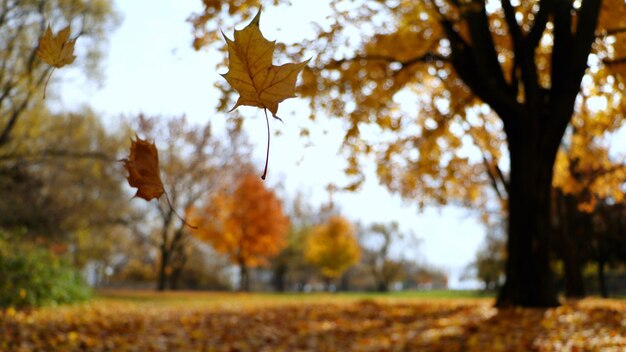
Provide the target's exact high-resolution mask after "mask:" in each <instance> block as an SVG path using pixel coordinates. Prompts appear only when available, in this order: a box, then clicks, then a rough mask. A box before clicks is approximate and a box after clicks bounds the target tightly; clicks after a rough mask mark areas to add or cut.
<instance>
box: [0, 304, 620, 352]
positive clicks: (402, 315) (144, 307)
mask: <svg viewBox="0 0 626 352" xmlns="http://www.w3.org/2000/svg"><path fill="white" fill-rule="evenodd" d="M381 297H382V296H373V297H366V296H343V295H337V296H333V295H303V296H298V295H285V296H279V295H254V294H250V295H238V294H207V293H170V294H165V295H157V294H153V293H146V292H144V293H132V292H115V293H111V292H109V293H107V294H105V295H102V296H100V297H99V298H97V299H95V300H93V301H92V302H90V303H86V304H82V305H77V306H72V307H56V308H42V309H36V310H31V311H15V310H13V309H7V310H5V311H4V312H3V313H1V314H2V315H0V350H2V351H531V350H535V351H623V350H626V301H623V300H599V299H586V300H581V301H577V302H568V303H566V304H564V305H563V306H561V307H559V308H555V309H507V310H496V309H495V308H493V307H492V305H493V301H492V300H491V299H484V298H483V299H452V298H446V299H424V298H413V299H410V298H390V299H384V298H381Z"/></svg>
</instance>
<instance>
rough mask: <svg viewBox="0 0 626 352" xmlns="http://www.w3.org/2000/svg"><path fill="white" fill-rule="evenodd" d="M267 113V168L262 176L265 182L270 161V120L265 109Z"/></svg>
mask: <svg viewBox="0 0 626 352" xmlns="http://www.w3.org/2000/svg"><path fill="white" fill-rule="evenodd" d="M263 112H265V123H266V124H267V151H266V152H265V168H264V169H263V175H262V176H261V179H262V180H265V176H267V164H268V163H269V160H270V138H271V136H270V119H269V118H268V117H267V108H264V109H263Z"/></svg>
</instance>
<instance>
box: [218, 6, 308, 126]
mask: <svg viewBox="0 0 626 352" xmlns="http://www.w3.org/2000/svg"><path fill="white" fill-rule="evenodd" d="M260 18H261V11H260V10H259V12H258V13H257V15H256V16H255V17H254V19H253V20H252V22H250V24H248V25H247V26H246V27H245V28H244V29H242V30H235V36H234V40H230V39H229V38H228V37H226V35H224V38H225V39H226V43H227V44H228V60H229V64H228V72H227V73H226V74H223V75H222V76H223V77H224V78H225V79H226V81H228V83H229V84H230V85H231V86H232V87H233V89H235V90H236V91H237V92H239V94H240V96H239V99H238V100H237V103H236V104H235V106H234V107H233V108H232V109H231V111H232V110H234V109H235V108H237V107H238V106H240V105H248V106H256V107H259V108H266V109H268V110H269V111H270V112H271V113H272V116H274V117H277V116H276V113H277V111H278V103H280V102H282V101H283V100H285V99H288V98H293V97H295V88H296V79H297V78H298V73H300V71H302V69H303V68H304V66H306V64H307V63H308V62H309V60H306V61H303V62H299V63H288V64H284V65H281V66H274V65H273V64H272V56H273V54H274V49H275V47H276V42H273V41H269V40H267V39H265V38H264V37H263V34H262V33H261V30H260V29H259V20H260Z"/></svg>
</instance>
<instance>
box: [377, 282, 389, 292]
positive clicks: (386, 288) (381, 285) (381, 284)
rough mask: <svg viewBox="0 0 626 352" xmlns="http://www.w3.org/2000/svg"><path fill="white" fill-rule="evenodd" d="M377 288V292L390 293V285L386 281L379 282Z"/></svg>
mask: <svg viewBox="0 0 626 352" xmlns="http://www.w3.org/2000/svg"><path fill="white" fill-rule="evenodd" d="M376 286H377V287H376V290H377V291H378V292H389V285H388V284H387V282H385V281H384V280H383V281H378V284H377V285H376Z"/></svg>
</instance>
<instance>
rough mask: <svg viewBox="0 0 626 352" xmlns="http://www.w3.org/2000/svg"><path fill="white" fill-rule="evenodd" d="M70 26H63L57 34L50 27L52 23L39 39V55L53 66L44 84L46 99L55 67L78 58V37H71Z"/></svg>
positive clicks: (67, 63)
mask: <svg viewBox="0 0 626 352" xmlns="http://www.w3.org/2000/svg"><path fill="white" fill-rule="evenodd" d="M70 31H71V30H70V26H69V25H68V26H67V27H65V28H63V29H62V30H60V31H59V33H57V35H56V36H55V35H53V34H52V30H51V29H50V25H48V28H47V29H46V31H45V32H44V33H43V35H42V36H41V38H40V39H39V46H38V47H37V57H39V59H41V61H43V62H45V63H47V64H48V65H50V66H52V71H50V75H49V76H48V79H47V80H46V84H45V86H44V91H43V92H44V93H43V96H44V99H45V98H46V88H47V87H48V81H49V80H50V77H51V76H52V72H54V69H55V68H61V67H63V66H65V65H69V64H71V63H72V62H74V60H75V59H76V56H75V55H74V44H75V43H76V38H74V39H71V40H70V39H69V38H70Z"/></svg>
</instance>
